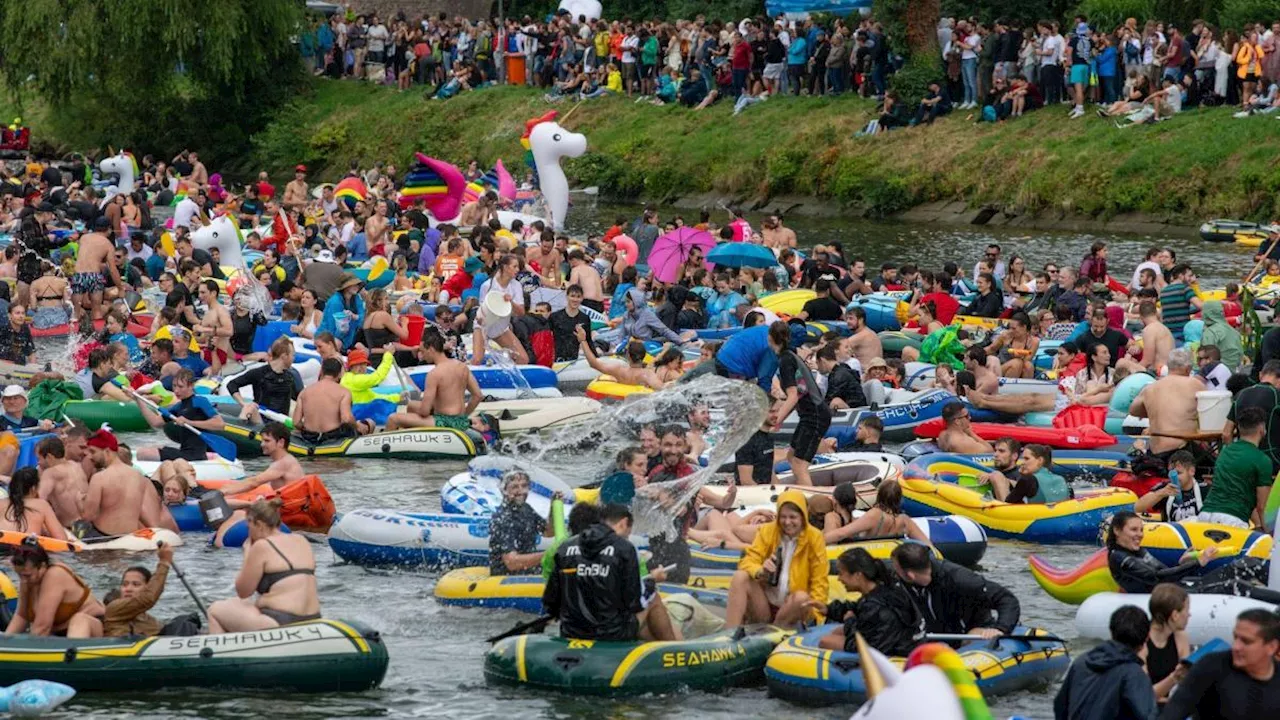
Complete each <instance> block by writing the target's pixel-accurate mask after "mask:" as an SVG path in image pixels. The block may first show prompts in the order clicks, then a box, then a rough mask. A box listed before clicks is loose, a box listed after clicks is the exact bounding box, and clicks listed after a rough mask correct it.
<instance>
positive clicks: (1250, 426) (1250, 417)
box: [1236, 407, 1267, 435]
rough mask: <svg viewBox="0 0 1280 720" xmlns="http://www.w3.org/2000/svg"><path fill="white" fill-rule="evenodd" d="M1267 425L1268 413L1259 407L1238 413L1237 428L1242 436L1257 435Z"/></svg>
mask: <svg viewBox="0 0 1280 720" xmlns="http://www.w3.org/2000/svg"><path fill="white" fill-rule="evenodd" d="M1266 423H1267V412H1266V411H1265V410H1263V409H1262V408H1259V407H1251V408H1244V409H1243V410H1241V411H1240V412H1238V413H1236V427H1238V428H1239V429H1240V434H1241V435H1248V434H1252V433H1255V432H1257V431H1259V430H1261V429H1262V428H1263V426H1264V425H1266Z"/></svg>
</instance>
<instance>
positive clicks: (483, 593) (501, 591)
mask: <svg viewBox="0 0 1280 720" xmlns="http://www.w3.org/2000/svg"><path fill="white" fill-rule="evenodd" d="M708 577H712V578H713V580H714V581H713V582H712V583H711V584H718V585H721V587H722V588H724V587H727V586H728V576H727V575H720V574H718V573H715V572H714V571H703V572H702V573H695V575H694V576H693V577H692V578H690V582H691V583H695V584H691V585H675V584H671V583H659V585H658V591H659V592H661V593H663V594H664V595H666V594H667V593H688V594H691V595H693V596H694V597H695V598H697V600H698V601H699V602H701V603H702V604H704V605H709V606H712V607H724V606H725V605H726V604H728V602H729V591H728V590H726V589H708V588H707V582H706V578H708ZM697 583H701V584H697ZM544 587H545V583H543V581H542V576H541V575H499V576H492V575H490V574H489V568H488V567H468V568H459V569H457V570H452V571H450V572H447V573H445V574H444V575H441V576H440V579H439V580H437V581H436V586H435V589H434V591H433V594H434V596H435V599H436V602H438V603H440V604H441V605H449V606H452V607H467V608H496V609H503V610H516V611H519V612H524V613H533V614H539V613H541V612H542V591H543V589H544Z"/></svg>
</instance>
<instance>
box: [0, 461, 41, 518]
mask: <svg viewBox="0 0 1280 720" xmlns="http://www.w3.org/2000/svg"><path fill="white" fill-rule="evenodd" d="M39 485H40V471H38V470H36V469H35V468H33V467H25V468H21V469H20V470H18V471H16V472H14V473H13V477H12V478H10V480H9V507H8V509H6V510H5V511H4V516H5V518H6V519H8V520H9V521H10V522H12V523H13V524H14V525H17V526H18V530H21V531H24V532H25V531H26V529H27V517H26V512H27V508H26V499H27V493H29V492H30V491H31V490H32V489H33V488H36V487H38V486H39Z"/></svg>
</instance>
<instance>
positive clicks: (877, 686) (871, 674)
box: [853, 633, 885, 700]
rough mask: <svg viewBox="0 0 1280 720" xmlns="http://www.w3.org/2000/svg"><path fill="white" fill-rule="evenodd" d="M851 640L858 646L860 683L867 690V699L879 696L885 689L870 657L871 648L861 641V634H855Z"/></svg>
mask: <svg viewBox="0 0 1280 720" xmlns="http://www.w3.org/2000/svg"><path fill="white" fill-rule="evenodd" d="M853 639H854V640H855V641H856V642H857V644H858V657H860V658H862V682H863V684H864V685H865V686H866V688H867V699H868V700H870V699H871V698H873V697H875V696H876V695H879V694H880V691H882V690H884V688H885V681H884V675H882V674H881V673H880V668H879V667H878V666H877V665H876V661H875V658H874V657H872V655H871V646H870V645H867V641H866V640H864V639H863V637H862V633H856V634H854V636H853Z"/></svg>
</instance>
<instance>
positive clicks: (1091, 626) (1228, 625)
mask: <svg viewBox="0 0 1280 720" xmlns="http://www.w3.org/2000/svg"><path fill="white" fill-rule="evenodd" d="M1150 602H1151V596H1150V595H1134V594H1130V593H1117V592H1104V593H1098V594H1096V595H1094V596H1092V597H1090V598H1089V599H1087V600H1085V601H1084V602H1083V603H1082V604H1081V605H1080V607H1079V608H1078V609H1077V610H1076V632H1077V633H1079V635H1080V637H1081V638H1086V639H1097V640H1106V639H1109V638H1110V637H1111V629H1110V623H1111V614H1112V613H1114V612H1115V611H1116V610H1118V609H1120V608H1121V607H1123V606H1125V605H1136V606H1138V607H1140V608H1142V609H1143V610H1144V611H1147V613H1148V614H1150V610H1149V609H1148V606H1149V604H1150ZM1255 608H1261V609H1263V610H1266V611H1267V612H1276V611H1277V607H1276V605H1275V604H1274V603H1270V602H1266V601H1265V600H1255V599H1253V598H1247V597H1237V596H1235V595H1209V594H1204V595H1200V594H1194V593H1193V594H1192V595H1191V618H1190V619H1189V620H1187V639H1188V640H1189V641H1190V642H1191V644H1192V645H1202V644H1204V643H1207V642H1210V641H1211V640H1214V639H1219V640H1225V641H1226V642H1231V634H1232V632H1233V631H1234V629H1235V625H1236V617H1237V616H1239V615H1240V613H1242V612H1244V611H1245V610H1253V609H1255Z"/></svg>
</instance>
